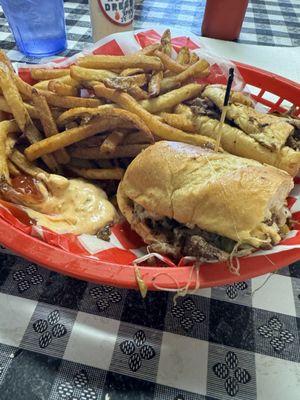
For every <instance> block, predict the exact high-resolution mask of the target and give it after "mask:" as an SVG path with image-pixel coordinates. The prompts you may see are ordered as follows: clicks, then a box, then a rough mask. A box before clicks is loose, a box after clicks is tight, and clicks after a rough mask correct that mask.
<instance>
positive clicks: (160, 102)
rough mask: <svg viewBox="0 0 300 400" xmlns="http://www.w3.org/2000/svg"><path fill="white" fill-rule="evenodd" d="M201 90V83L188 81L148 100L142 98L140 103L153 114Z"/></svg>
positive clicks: (195, 94) (191, 96)
mask: <svg viewBox="0 0 300 400" xmlns="http://www.w3.org/2000/svg"><path fill="white" fill-rule="evenodd" d="M202 90H203V85H199V84H198V83H190V84H188V85H185V86H182V87H181V88H179V89H175V90H172V91H171V92H168V93H165V94H162V95H160V96H159V97H155V98H153V99H149V100H143V101H141V102H140V105H141V106H142V107H143V108H145V110H147V111H149V112H150V113H152V114H155V113H157V112H160V111H164V110H166V109H170V108H172V107H174V106H176V105H177V104H179V103H181V102H183V101H185V100H188V99H192V98H194V97H197V96H198V95H199V94H200V93H201V92H202Z"/></svg>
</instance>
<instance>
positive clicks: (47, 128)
mask: <svg viewBox="0 0 300 400" xmlns="http://www.w3.org/2000/svg"><path fill="white" fill-rule="evenodd" d="M32 100H33V103H34V105H35V107H36V109H37V111H38V113H39V114H40V121H41V123H42V126H43V130H44V134H45V136H46V137H50V136H53V135H57V134H58V129H57V126H56V123H55V121H54V118H53V116H52V114H51V111H50V108H49V106H48V104H47V101H46V99H45V97H43V96H41V95H40V94H39V93H38V92H37V91H36V90H34V89H33V97H32ZM53 155H54V157H55V158H56V160H57V162H58V163H59V164H67V163H68V162H69V161H70V156H69V155H68V153H67V152H66V150H65V149H60V150H57V151H56V152H55V153H54V154H53Z"/></svg>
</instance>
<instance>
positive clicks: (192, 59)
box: [190, 51, 199, 64]
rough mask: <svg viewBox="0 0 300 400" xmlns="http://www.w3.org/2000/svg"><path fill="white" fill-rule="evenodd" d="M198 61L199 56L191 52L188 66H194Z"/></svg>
mask: <svg viewBox="0 0 300 400" xmlns="http://www.w3.org/2000/svg"><path fill="white" fill-rule="evenodd" d="M198 61H199V56H197V54H196V53H194V52H193V51H190V64H195V63H196V62H198Z"/></svg>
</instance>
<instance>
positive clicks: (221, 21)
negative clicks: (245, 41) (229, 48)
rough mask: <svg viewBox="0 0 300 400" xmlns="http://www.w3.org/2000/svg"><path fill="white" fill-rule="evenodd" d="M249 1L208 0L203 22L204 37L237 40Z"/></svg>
mask: <svg viewBox="0 0 300 400" xmlns="http://www.w3.org/2000/svg"><path fill="white" fill-rule="evenodd" d="M247 6H248V0H207V2H206V7H205V13H204V18H203V22H202V36H206V37H210V38H214V39H221V40H237V39H238V37H239V35H240V32H241V28H242V24H243V21H244V18H245V13H246V10H247Z"/></svg>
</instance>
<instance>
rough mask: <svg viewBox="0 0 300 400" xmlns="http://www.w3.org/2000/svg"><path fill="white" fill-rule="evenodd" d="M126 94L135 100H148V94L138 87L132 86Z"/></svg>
mask: <svg viewBox="0 0 300 400" xmlns="http://www.w3.org/2000/svg"><path fill="white" fill-rule="evenodd" d="M128 93H129V94H130V95H131V96H132V97H134V98H135V99H136V100H146V99H148V98H149V93H148V92H146V90H143V89H141V88H140V87H138V86H136V85H133V86H132V87H131V88H130V89H129V90H128Z"/></svg>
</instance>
